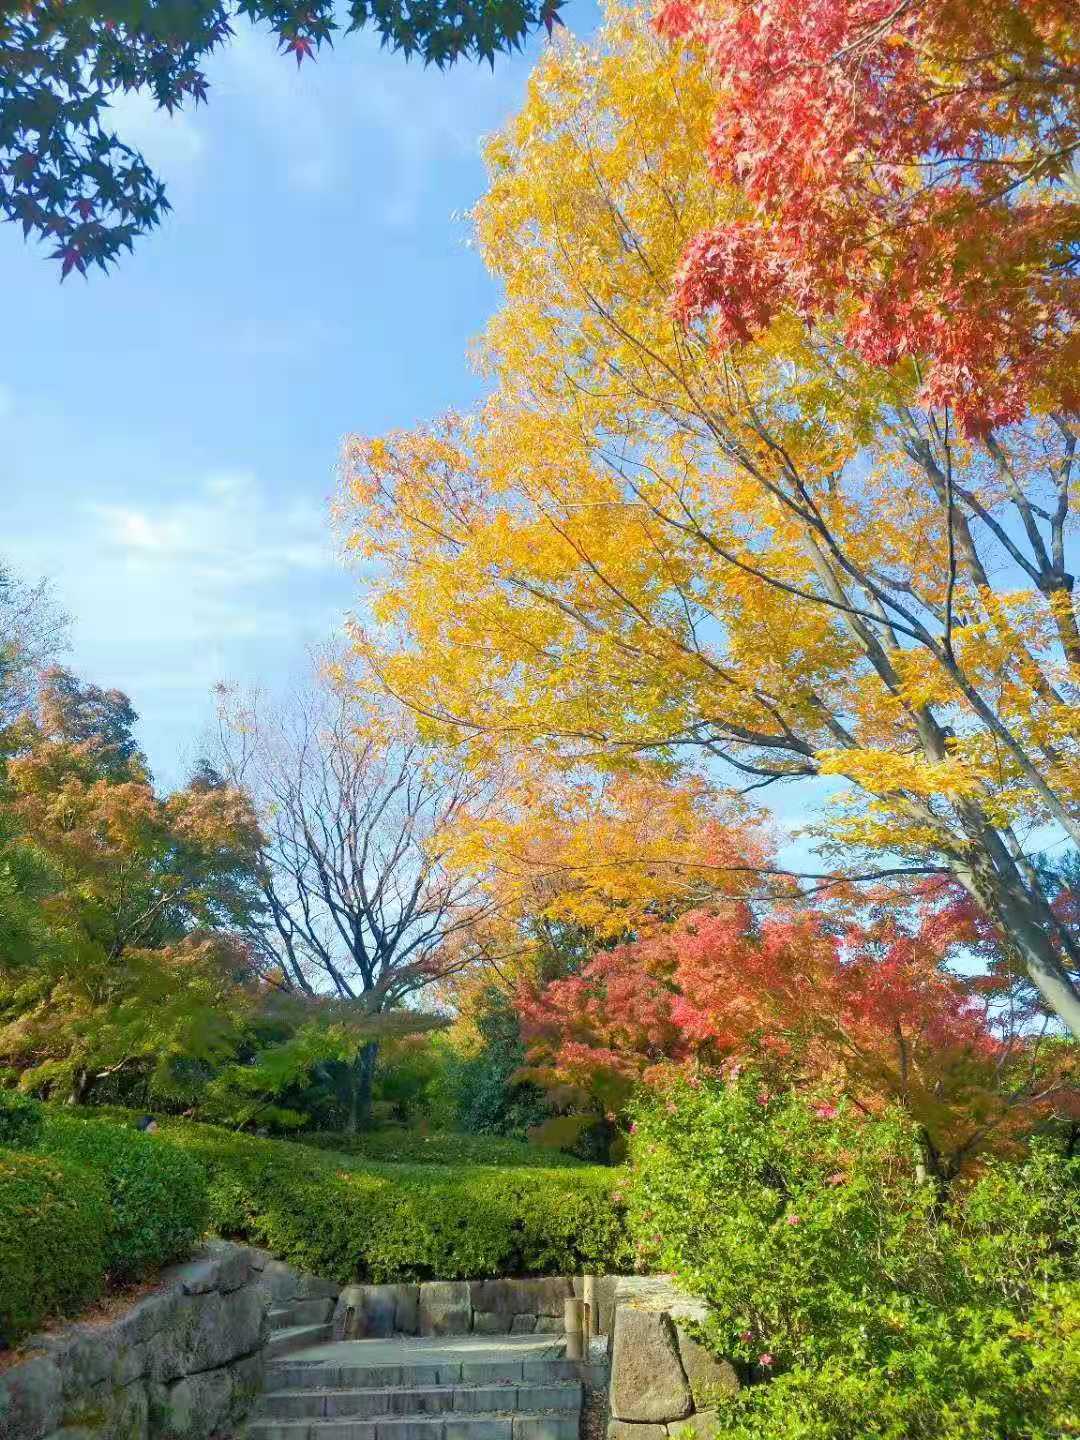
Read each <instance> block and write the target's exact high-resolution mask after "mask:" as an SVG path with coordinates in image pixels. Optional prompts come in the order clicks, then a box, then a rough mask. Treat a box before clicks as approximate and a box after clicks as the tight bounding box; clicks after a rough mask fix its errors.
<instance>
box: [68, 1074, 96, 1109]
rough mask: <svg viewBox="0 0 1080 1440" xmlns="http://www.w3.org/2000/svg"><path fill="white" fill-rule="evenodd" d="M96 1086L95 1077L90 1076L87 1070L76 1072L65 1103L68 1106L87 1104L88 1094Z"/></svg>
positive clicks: (88, 1100)
mask: <svg viewBox="0 0 1080 1440" xmlns="http://www.w3.org/2000/svg"><path fill="white" fill-rule="evenodd" d="M96 1084H97V1076H96V1075H93V1074H91V1072H90V1071H89V1070H76V1071H75V1075H74V1079H73V1081H72V1087H71V1094H70V1095H69V1096H68V1098H67V1103H68V1104H69V1105H87V1104H89V1102H90V1092H91V1090H93V1088H94V1086H95V1085H96Z"/></svg>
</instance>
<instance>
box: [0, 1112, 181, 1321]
mask: <svg viewBox="0 0 1080 1440" xmlns="http://www.w3.org/2000/svg"><path fill="white" fill-rule="evenodd" d="M0 1135H2V1137H3V1143H4V1144H5V1146H7V1147H9V1148H5V1149H0V1346H3V1345H11V1344H14V1343H15V1341H17V1340H18V1339H19V1338H20V1337H21V1336H23V1335H25V1334H26V1333H27V1332H28V1331H30V1330H32V1329H33V1328H34V1327H35V1326H36V1325H38V1324H40V1323H41V1321H42V1320H44V1319H45V1318H46V1317H47V1316H50V1315H62V1314H70V1313H72V1312H73V1311H75V1310H78V1309H80V1308H81V1307H82V1306H84V1305H86V1304H87V1303H89V1302H90V1301H91V1300H94V1299H96V1298H98V1297H99V1296H100V1295H101V1294H102V1293H103V1292H104V1290H105V1288H106V1286H107V1285H109V1284H116V1283H118V1282H124V1281H127V1280H131V1279H134V1278H136V1277H138V1276H141V1275H144V1274H147V1273H148V1272H150V1271H153V1270H156V1269H159V1268H160V1267H161V1266H163V1265H167V1264H169V1263H170V1262H171V1261H173V1260H179V1259H181V1258H182V1257H184V1256H186V1255H188V1254H190V1252H191V1250H192V1248H193V1246H194V1245H195V1243H196V1241H197V1240H198V1239H199V1237H200V1236H201V1235H202V1234H203V1232H204V1230H205V1229H206V1222H207V1219H208V1215H209V1202H208V1197H207V1187H206V1179H205V1176H204V1174H203V1171H202V1167H201V1166H200V1165H199V1163H198V1162H197V1161H196V1160H194V1159H192V1158H191V1157H190V1156H189V1155H185V1154H184V1153H183V1152H182V1151H181V1150H179V1149H177V1148H176V1146H174V1145H170V1144H167V1143H163V1142H162V1141H160V1140H158V1139H155V1138H154V1137H152V1136H149V1135H143V1134H140V1133H139V1132H138V1131H136V1130H134V1129H131V1128H127V1127H125V1126H122V1125H117V1124H113V1123H111V1122H109V1121H107V1120H100V1119H93V1120H85V1119H82V1118H79V1119H75V1118H73V1117H71V1116H69V1115H67V1114H56V1113H50V1112H46V1110H45V1107H43V1106H41V1105H40V1104H39V1103H38V1102H37V1101H34V1100H31V1099H29V1098H28V1097H26V1096H18V1095H13V1094H12V1093H11V1092H0ZM16 1147H18V1148H16Z"/></svg>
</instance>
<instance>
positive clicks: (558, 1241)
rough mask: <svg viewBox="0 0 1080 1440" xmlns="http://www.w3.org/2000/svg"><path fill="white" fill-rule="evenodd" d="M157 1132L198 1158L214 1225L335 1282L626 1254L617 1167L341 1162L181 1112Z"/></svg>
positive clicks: (555, 1270)
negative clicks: (197, 1121)
mask: <svg viewBox="0 0 1080 1440" xmlns="http://www.w3.org/2000/svg"><path fill="white" fill-rule="evenodd" d="M163 1134H164V1136H165V1138H167V1139H168V1140H169V1141H170V1142H171V1143H173V1144H176V1145H178V1146H180V1147H182V1148H183V1149H184V1150H185V1151H186V1152H187V1153H188V1154H189V1155H191V1156H193V1157H196V1158H197V1159H198V1160H199V1161H200V1162H201V1163H202V1164H203V1166H204V1167H205V1169H206V1173H207V1175H208V1178H209V1184H210V1204H211V1221H212V1224H213V1226H214V1228H215V1229H216V1230H217V1231H218V1232H219V1233H221V1234H222V1235H227V1236H233V1237H236V1238H239V1239H243V1240H248V1241H251V1242H253V1243H255V1244H259V1245H265V1246H267V1247H268V1248H269V1249H271V1250H273V1251H274V1252H275V1254H278V1255H280V1256H282V1257H283V1258H284V1259H286V1260H288V1261H290V1262H291V1263H293V1264H296V1265H299V1266H302V1267H303V1268H305V1269H308V1270H313V1271H315V1272H316V1273H317V1274H320V1275H325V1276H327V1277H329V1278H332V1279H335V1280H338V1281H340V1282H342V1283H345V1282H347V1281H350V1280H373V1281H376V1282H383V1281H391V1280H426V1279H444V1280H453V1279H468V1278H481V1277H485V1276H493V1275H545V1274H546V1275H556V1274H578V1273H581V1272H582V1271H584V1270H587V1271H620V1270H623V1269H624V1268H625V1267H626V1265H627V1263H628V1260H629V1244H628V1240H627V1234H626V1228H625V1224H624V1219H623V1215H622V1212H621V1211H620V1209H619V1208H618V1206H617V1205H616V1204H615V1202H614V1200H613V1196H612V1192H613V1188H614V1184H615V1177H614V1175H613V1173H612V1172H611V1171H610V1170H606V1169H601V1168H599V1167H592V1166H577V1167H573V1168H563V1167H556V1168H554V1169H539V1168H536V1167H523V1166H516V1167H513V1166H503V1167H496V1166H493V1165H492V1166H484V1167H481V1166H456V1167H449V1166H436V1165H413V1166H405V1165H384V1164H379V1163H376V1162H373V1161H367V1162H364V1161H355V1160H349V1161H344V1160H343V1159H342V1157H340V1156H337V1157H335V1156H333V1155H330V1154H321V1153H319V1152H318V1151H316V1150H314V1149H310V1148H308V1147H305V1146H302V1145H297V1144H295V1143H293V1142H291V1141H284V1140H262V1139H257V1138H255V1137H253V1136H250V1135H238V1134H233V1133H230V1132H229V1131H225V1130H220V1129H217V1128H216V1127H214V1126H209V1125H192V1124H188V1123H185V1122H182V1121H175V1122H174V1121H169V1122H166V1123H165V1126H164V1130H163Z"/></svg>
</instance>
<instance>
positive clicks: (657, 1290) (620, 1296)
mask: <svg viewBox="0 0 1080 1440" xmlns="http://www.w3.org/2000/svg"><path fill="white" fill-rule="evenodd" d="M614 1307H615V1315H614V1322H613V1324H612V1328H611V1336H610V1342H609V1344H610V1353H611V1386H610V1392H609V1395H610V1417H611V1418H610V1420H609V1422H608V1432H607V1433H608V1440H663V1437H665V1436H669V1435H671V1436H674V1435H677V1434H678V1433H679V1431H680V1430H682V1429H683V1428H686V1427H690V1426H693V1428H694V1430H695V1431H696V1432H697V1434H698V1436H699V1437H700V1440H707V1437H708V1436H709V1435H710V1434H711V1433H712V1432H713V1431H714V1430H715V1429H716V1423H715V1415H714V1414H713V1413H712V1412H711V1410H710V1402H711V1401H712V1402H715V1399H716V1397H717V1395H718V1394H719V1393H721V1392H723V1391H725V1390H726V1391H731V1390H737V1389H738V1387H739V1379H738V1376H737V1374H736V1372H735V1368H734V1366H733V1365H731V1363H730V1362H729V1361H727V1360H718V1359H716V1358H715V1357H714V1356H712V1355H711V1354H710V1353H709V1351H708V1350H706V1349H705V1347H704V1346H703V1345H700V1344H699V1343H698V1342H697V1341H696V1340H695V1339H694V1338H693V1336H692V1334H691V1333H690V1329H691V1328H692V1327H693V1326H694V1325H695V1324H700V1323H701V1322H702V1321H704V1320H705V1318H706V1317H707V1314H708V1311H707V1308H706V1306H705V1304H704V1302H702V1301H700V1300H695V1299H692V1298H691V1297H689V1296H687V1295H684V1294H682V1292H681V1291H679V1290H678V1289H676V1287H675V1286H673V1285H672V1284H671V1283H670V1282H669V1281H665V1280H658V1279H640V1278H633V1279H622V1280H619V1281H618V1282H617V1283H616V1286H615V1294H614Z"/></svg>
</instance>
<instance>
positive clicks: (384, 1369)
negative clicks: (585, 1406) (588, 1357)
mask: <svg viewBox="0 0 1080 1440" xmlns="http://www.w3.org/2000/svg"><path fill="white" fill-rule="evenodd" d="M325 1328H327V1329H329V1328H330V1327H329V1326H327V1327H325ZM278 1333H279V1334H281V1335H286V1334H288V1333H289V1332H288V1331H279V1332H278ZM276 1339H277V1336H274V1337H273V1339H272V1340H271V1342H270V1343H271V1345H273V1343H274V1340H276ZM294 1343H297V1342H294ZM359 1343H361V1344H363V1343H365V1342H363V1341H361V1342H359ZM580 1379H581V1366H580V1364H579V1363H578V1362H577V1361H576V1360H564V1359H523V1360H514V1359H510V1358H507V1359H495V1358H488V1359H485V1360H457V1359H451V1358H449V1357H448V1356H444V1355H440V1356H439V1358H438V1359H437V1360H436V1361H434V1363H432V1364H430V1365H424V1364H419V1363H418V1364H412V1363H409V1364H405V1365H359V1364H355V1363H352V1362H350V1361H343V1362H340V1363H338V1362H337V1361H323V1360H305V1359H304V1358H303V1357H302V1356H296V1357H291V1356H286V1357H285V1358H284V1359H278V1360H273V1361H272V1363H271V1364H269V1365H268V1366H267V1371H266V1389H267V1390H293V1389H298V1390H376V1389H386V1388H388V1387H390V1386H406V1387H408V1388H410V1389H414V1390H416V1389H425V1388H428V1387H430V1386H440V1385H462V1384H464V1385H510V1384H530V1385H558V1384H560V1383H565V1382H567V1381H574V1380H580Z"/></svg>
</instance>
